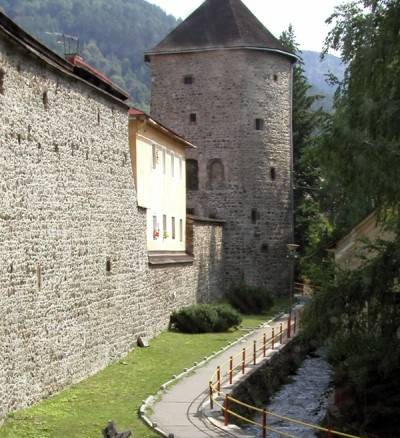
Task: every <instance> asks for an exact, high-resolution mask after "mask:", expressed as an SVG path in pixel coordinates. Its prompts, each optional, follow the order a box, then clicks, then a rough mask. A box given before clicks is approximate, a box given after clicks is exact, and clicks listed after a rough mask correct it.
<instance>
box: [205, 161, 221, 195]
mask: <svg viewBox="0 0 400 438" xmlns="http://www.w3.org/2000/svg"><path fill="white" fill-rule="evenodd" d="M207 175H208V183H207V188H208V189H209V190H220V189H223V188H224V187H225V168H224V164H223V162H222V160H221V159H220V158H214V159H213V160H210V161H209V162H208V167H207Z"/></svg>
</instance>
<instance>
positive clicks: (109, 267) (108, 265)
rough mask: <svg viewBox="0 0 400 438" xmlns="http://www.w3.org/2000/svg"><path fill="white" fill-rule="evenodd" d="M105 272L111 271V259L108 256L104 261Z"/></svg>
mask: <svg viewBox="0 0 400 438" xmlns="http://www.w3.org/2000/svg"><path fill="white" fill-rule="evenodd" d="M106 272H107V274H109V273H110V272H111V260H110V259H109V258H108V259H107V261H106Z"/></svg>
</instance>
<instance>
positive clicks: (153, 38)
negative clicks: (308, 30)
mask: <svg viewBox="0 0 400 438" xmlns="http://www.w3.org/2000/svg"><path fill="white" fill-rule="evenodd" d="M0 9H2V10H3V11H4V12H5V13H6V14H7V15H8V16H9V17H10V18H12V19H13V20H15V21H16V22H17V23H18V24H19V25H20V26H21V27H23V28H24V29H25V30H27V31H28V32H30V33H32V34H33V35H34V36H35V37H36V38H38V39H39V40H40V41H42V42H44V43H45V44H46V45H47V46H49V47H50V48H52V49H53V50H55V51H57V52H58V53H59V54H60V55H64V45H63V44H62V42H61V41H60V39H61V38H60V36H57V35H56V34H57V33H65V34H68V35H71V36H76V37H79V41H80V46H81V54H82V56H83V57H84V58H85V59H86V60H87V61H88V62H89V63H90V64H92V65H94V66H95V67H96V68H98V69H99V70H101V71H103V72H104V73H105V74H106V75H107V76H109V77H110V78H111V79H112V80H113V81H114V82H116V83H117V84H118V85H120V86H121V87H123V88H124V89H126V90H128V91H129V93H130V95H131V97H132V100H133V102H134V103H135V104H136V105H138V106H139V107H141V108H144V109H147V110H148V105H149V95H150V91H149V84H150V81H149V71H148V67H147V66H146V65H145V63H144V61H143V53H144V51H145V50H147V49H149V48H151V47H153V46H154V45H156V44H157V43H158V42H159V41H160V40H161V39H162V38H164V37H165V36H166V34H167V33H168V32H169V31H170V30H171V29H172V28H174V27H175V26H176V25H177V20H176V19H175V18H174V17H173V16H171V15H167V14H166V13H165V12H164V11H163V10H162V9H160V8H159V7H158V6H155V5H152V4H150V3H148V2H146V1H145V0H0ZM303 59H304V62H305V71H306V75H307V77H308V79H309V81H310V83H311V84H312V85H313V88H312V91H313V92H314V93H317V94H323V95H326V96H327V99H326V100H324V101H322V105H323V106H324V107H325V108H328V109H329V108H330V107H331V105H332V96H333V93H334V91H335V90H334V89H333V88H332V87H329V86H328V85H327V84H326V83H325V76H324V75H326V74H327V73H329V72H330V71H331V72H332V73H333V74H335V75H338V76H339V77H340V79H341V78H342V76H343V68H341V67H340V60H339V59H338V58H336V57H334V56H328V58H327V59H326V60H325V61H324V62H323V63H321V62H320V60H319V53H317V52H308V51H305V52H304V53H303Z"/></svg>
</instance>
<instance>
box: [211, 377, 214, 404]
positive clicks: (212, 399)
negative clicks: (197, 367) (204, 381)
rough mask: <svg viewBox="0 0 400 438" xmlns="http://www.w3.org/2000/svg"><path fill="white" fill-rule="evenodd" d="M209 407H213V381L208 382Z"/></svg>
mask: <svg viewBox="0 0 400 438" xmlns="http://www.w3.org/2000/svg"><path fill="white" fill-rule="evenodd" d="M210 408H211V409H214V398H213V383H212V382H210Z"/></svg>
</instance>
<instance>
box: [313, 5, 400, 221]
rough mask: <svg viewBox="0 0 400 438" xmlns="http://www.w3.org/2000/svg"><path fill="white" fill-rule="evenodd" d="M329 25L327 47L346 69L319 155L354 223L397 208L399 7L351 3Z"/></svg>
mask: <svg viewBox="0 0 400 438" xmlns="http://www.w3.org/2000/svg"><path fill="white" fill-rule="evenodd" d="M328 22H329V23H331V24H333V25H334V27H333V30H332V31H331V32H330V33H329V35H328V37H327V39H326V50H327V49H328V48H332V49H335V50H340V51H341V52H342V59H343V60H344V61H345V62H346V63H347V64H348V68H347V71H346V74H345V79H344V81H343V83H342V84H341V87H340V89H339V93H338V95H337V98H336V105H335V109H336V112H335V115H334V116H333V117H332V118H331V120H330V122H329V123H328V124H327V126H326V135H325V137H324V139H325V141H324V143H323V150H322V154H321V156H323V157H324V169H325V170H326V172H327V176H328V177H330V178H331V179H334V180H335V185H336V187H337V188H339V189H338V190H337V193H338V194H339V196H338V199H339V200H340V202H341V203H342V205H347V206H348V205H350V206H351V209H352V210H353V211H354V210H356V211H355V213H358V217H354V219H355V220H357V219H359V218H360V217H361V216H362V215H364V214H365V213H366V212H367V211H368V210H370V209H372V208H374V207H377V208H380V209H383V210H385V209H388V208H390V209H398V206H399V204H400V179H399V178H398V169H399V166H400V124H399V120H400V82H399V77H400V36H399V35H400V3H399V1H398V0H364V1H361V0H357V1H353V2H351V3H348V4H345V5H343V6H340V7H338V8H337V9H336V10H335V13H334V14H333V15H332V16H331V17H330V18H329V20H328ZM338 210H340V209H338ZM342 211H343V213H345V212H346V209H343V210H342ZM339 214H340V211H339ZM356 216H357V215H356ZM338 220H339V221H342V222H345V221H346V220H345V219H343V217H342V218H338Z"/></svg>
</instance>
